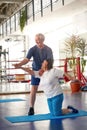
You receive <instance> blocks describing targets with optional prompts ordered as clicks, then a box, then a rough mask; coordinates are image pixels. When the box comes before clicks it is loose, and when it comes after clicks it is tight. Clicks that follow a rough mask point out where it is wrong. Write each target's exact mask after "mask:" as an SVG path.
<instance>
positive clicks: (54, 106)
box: [47, 94, 63, 116]
mask: <svg viewBox="0 0 87 130" xmlns="http://www.w3.org/2000/svg"><path fill="white" fill-rule="evenodd" d="M47 101H48V106H49V110H50V112H51V114H52V115H54V116H58V115H61V114H62V102H63V94H60V95H58V96H55V97H53V98H49V99H48V100H47Z"/></svg>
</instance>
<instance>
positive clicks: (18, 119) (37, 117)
mask: <svg viewBox="0 0 87 130" xmlns="http://www.w3.org/2000/svg"><path fill="white" fill-rule="evenodd" d="M80 116H87V111H83V110H80V111H79V113H77V114H74V113H73V114H67V115H63V116H52V115H51V114H50V113H48V114H37V115H32V116H27V115H25V116H10V117H5V118H6V119H7V120H8V121H10V122H11V123H19V122H33V121H41V120H51V119H64V118H74V117H80Z"/></svg>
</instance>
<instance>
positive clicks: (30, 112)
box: [28, 107, 34, 115]
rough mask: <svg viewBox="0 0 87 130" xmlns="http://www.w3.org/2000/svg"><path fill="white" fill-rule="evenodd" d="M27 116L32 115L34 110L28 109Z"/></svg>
mask: <svg viewBox="0 0 87 130" xmlns="http://www.w3.org/2000/svg"><path fill="white" fill-rule="evenodd" d="M28 115H34V108H33V107H30V109H29V112H28Z"/></svg>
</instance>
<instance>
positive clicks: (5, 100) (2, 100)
mask: <svg viewBox="0 0 87 130" xmlns="http://www.w3.org/2000/svg"><path fill="white" fill-rule="evenodd" d="M18 101H25V100H24V99H20V98H13V99H0V103H6V102H18Z"/></svg>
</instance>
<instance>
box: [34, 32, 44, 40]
mask: <svg viewBox="0 0 87 130" xmlns="http://www.w3.org/2000/svg"><path fill="white" fill-rule="evenodd" d="M36 36H37V37H39V38H40V40H42V41H44V40H45V36H44V35H43V34H42V33H38V34H36Z"/></svg>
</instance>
